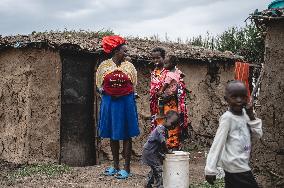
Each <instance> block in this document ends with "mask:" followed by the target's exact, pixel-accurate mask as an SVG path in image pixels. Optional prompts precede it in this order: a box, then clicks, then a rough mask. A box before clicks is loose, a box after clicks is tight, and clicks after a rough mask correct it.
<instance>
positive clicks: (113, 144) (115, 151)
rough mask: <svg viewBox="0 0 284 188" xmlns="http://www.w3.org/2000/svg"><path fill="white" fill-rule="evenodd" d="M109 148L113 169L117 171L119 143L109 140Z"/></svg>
mask: <svg viewBox="0 0 284 188" xmlns="http://www.w3.org/2000/svg"><path fill="white" fill-rule="evenodd" d="M110 148H111V153H112V157H113V167H114V168H115V169H116V170H119V141H118V140H110Z"/></svg>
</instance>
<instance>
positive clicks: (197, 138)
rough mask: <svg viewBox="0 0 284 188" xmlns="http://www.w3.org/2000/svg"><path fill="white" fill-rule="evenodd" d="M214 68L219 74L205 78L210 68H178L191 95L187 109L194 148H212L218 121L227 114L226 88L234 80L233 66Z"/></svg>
mask: <svg viewBox="0 0 284 188" xmlns="http://www.w3.org/2000/svg"><path fill="white" fill-rule="evenodd" d="M215 65H216V66H215V67H218V69H219V70H218V71H217V72H215V73H214V71H213V74H212V75H211V76H210V75H209V74H208V66H209V64H200V63H195V64H193V63H190V64H189V63H183V64H181V65H180V66H179V67H180V69H181V71H182V72H184V73H185V75H186V77H185V78H184V80H185V83H186V85H187V87H188V89H189V90H190V91H191V94H190V100H188V105H187V107H188V111H189V120H190V121H191V125H192V128H193V130H192V131H191V139H192V140H194V144H195V145H197V146H198V145H204V144H207V145H210V144H211V142H212V140H213V137H214V135H215V133H216V130H217V128H218V121H219V117H220V116H221V115H222V114H223V112H224V111H226V110H227V104H226V102H225V100H224V91H225V85H226V83H227V82H228V81H229V80H233V79H234V65H229V64H227V63H218V62H216V64H215ZM191 144H192V143H191ZM188 147H192V145H189V146H188Z"/></svg>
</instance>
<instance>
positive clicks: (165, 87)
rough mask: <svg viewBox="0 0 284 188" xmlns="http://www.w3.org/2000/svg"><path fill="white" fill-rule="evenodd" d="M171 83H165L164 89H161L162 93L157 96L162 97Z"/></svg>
mask: <svg viewBox="0 0 284 188" xmlns="http://www.w3.org/2000/svg"><path fill="white" fill-rule="evenodd" d="M169 85H170V84H169V83H165V84H164V85H163V86H162V87H161V89H160V91H159V92H158V93H157V95H158V96H161V95H162V94H163V93H164V91H165V90H166V89H167V88H168V87H169Z"/></svg>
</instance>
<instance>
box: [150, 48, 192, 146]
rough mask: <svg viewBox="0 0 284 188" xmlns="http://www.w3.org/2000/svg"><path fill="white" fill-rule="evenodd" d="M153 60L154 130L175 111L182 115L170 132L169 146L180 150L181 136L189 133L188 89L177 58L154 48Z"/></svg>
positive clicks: (151, 90) (151, 97)
mask: <svg viewBox="0 0 284 188" xmlns="http://www.w3.org/2000/svg"><path fill="white" fill-rule="evenodd" d="M152 58H153V61H154V63H155V66H156V68H155V69H154V71H153V72H152V74H151V88H150V109H151V115H152V121H151V122H152V130H153V129H154V128H155V127H156V126H157V125H160V124H163V121H164V115H165V114H166V113H167V112H168V111H170V110H174V111H177V112H178V113H179V114H180V119H181V121H180V122H181V123H180V125H179V126H177V127H176V128H175V129H173V130H169V131H168V136H167V137H168V139H167V146H168V147H169V148H170V149H175V150H178V149H180V147H181V135H182V133H183V132H186V131H187V124H188V115H187V109H186V105H185V97H186V92H185V90H186V88H185V84H184V81H183V77H184V75H183V73H182V72H181V71H180V70H179V69H178V68H177V67H176V65H177V63H178V59H177V58H176V57H175V56H168V57H165V50H164V49H163V48H154V49H153V50H152Z"/></svg>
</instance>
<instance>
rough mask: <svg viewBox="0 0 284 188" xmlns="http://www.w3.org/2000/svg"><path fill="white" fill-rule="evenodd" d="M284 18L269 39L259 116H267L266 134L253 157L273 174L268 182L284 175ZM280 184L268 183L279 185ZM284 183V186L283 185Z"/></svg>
mask: <svg viewBox="0 0 284 188" xmlns="http://www.w3.org/2000/svg"><path fill="white" fill-rule="evenodd" d="M283 28H284V20H283V19H282V20H280V21H278V22H272V21H271V22H270V23H269V24H268V28H267V36H266V40H265V63H264V76H263V79H262V83H261V90H260V99H259V101H260V105H261V107H260V108H259V109H258V110H257V112H258V116H259V117H260V118H261V119H262V120H263V133H264V135H263V137H262V139H261V142H256V146H255V147H254V151H253V157H252V160H253V162H254V165H255V169H256V170H261V171H262V173H264V174H267V175H269V176H271V177H272V178H273V179H270V180H267V181H266V182H265V183H268V182H276V183H277V182H278V183H279V182H281V181H279V180H280V179H281V176H282V186H283V182H284V181H283V180H284V179H283V176H284V115H283V114H284V95H283V93H284V81H283V80H284V74H283V71H284V45H283V44H284V32H283ZM275 186H276V185H264V187H275ZM279 187H281V186H279Z"/></svg>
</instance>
